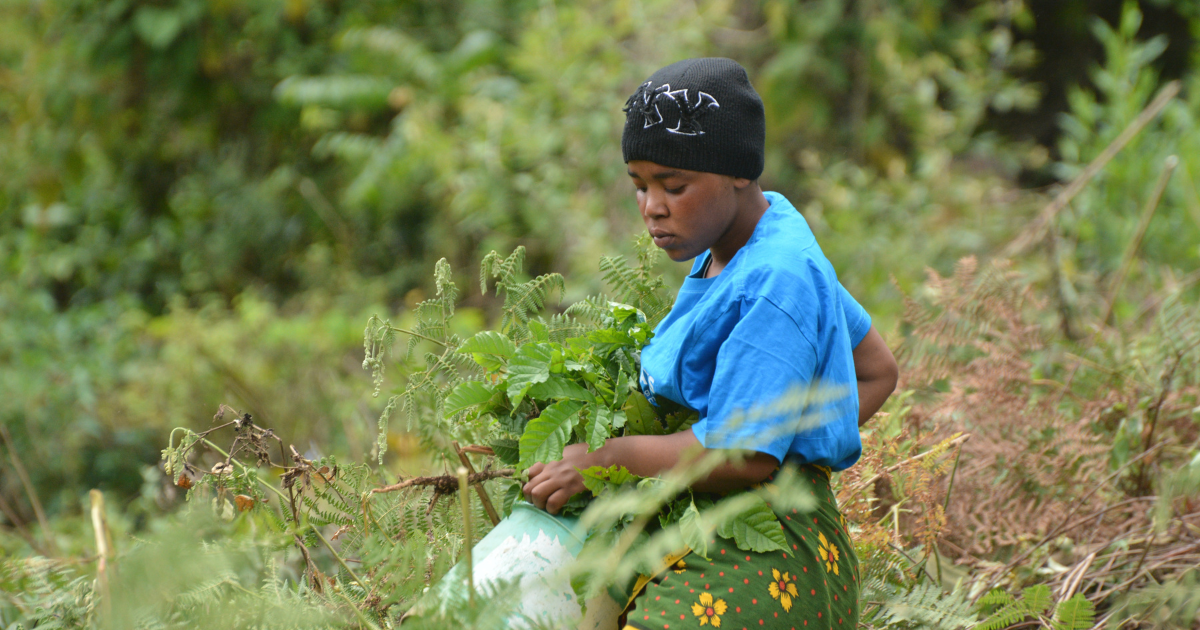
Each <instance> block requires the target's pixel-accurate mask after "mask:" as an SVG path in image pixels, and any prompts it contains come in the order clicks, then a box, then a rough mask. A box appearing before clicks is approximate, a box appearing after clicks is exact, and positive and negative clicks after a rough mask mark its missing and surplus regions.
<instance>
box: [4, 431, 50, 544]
mask: <svg viewBox="0 0 1200 630" xmlns="http://www.w3.org/2000/svg"><path fill="white" fill-rule="evenodd" d="M0 438H4V446H5V447H7V448H8V459H9V461H10V462H12V467H13V469H14V470H16V471H17V477H18V478H20V479H21V485H22V486H24V488H25V494H26V495H28V497H29V503H30V504H31V505H32V506H33V513H34V514H35V515H36V516H37V520H38V526H39V527H41V529H42V538H43V539H44V540H45V542H46V549H48V550H49V551H50V553H51V555H58V545H56V544H54V532H53V531H52V530H51V529H50V521H49V519H47V518H46V511H45V510H43V509H42V502H41V501H40V500H38V495H37V490H35V489H34V487H33V482H32V481H30V480H29V473H27V472H25V465H24V464H22V463H21V458H20V456H18V455H17V448H16V446H15V445H14V444H13V440H12V436H11V435H9V434H8V427H6V426H4V425H0Z"/></svg>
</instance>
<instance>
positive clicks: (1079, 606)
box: [1051, 593, 1096, 630]
mask: <svg viewBox="0 0 1200 630" xmlns="http://www.w3.org/2000/svg"><path fill="white" fill-rule="evenodd" d="M1095 621H1096V605H1095V604H1093V603H1092V602H1091V601H1090V600H1088V598H1086V597H1084V596H1083V594H1082V593H1076V594H1075V595H1074V596H1072V597H1071V599H1068V600H1067V601H1065V602H1062V603H1060V604H1059V605H1058V610H1055V611H1054V619H1053V620H1052V621H1051V625H1053V626H1054V630H1087V629H1088V628H1091V627H1092V624H1093V623H1095Z"/></svg>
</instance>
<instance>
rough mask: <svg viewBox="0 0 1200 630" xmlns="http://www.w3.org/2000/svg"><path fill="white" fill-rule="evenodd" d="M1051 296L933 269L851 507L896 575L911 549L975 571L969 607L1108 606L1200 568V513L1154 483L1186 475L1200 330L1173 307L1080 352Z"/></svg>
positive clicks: (1015, 278) (1003, 267) (913, 305)
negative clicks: (1039, 591)
mask: <svg viewBox="0 0 1200 630" xmlns="http://www.w3.org/2000/svg"><path fill="white" fill-rule="evenodd" d="M1048 301H1049V300H1047V299H1044V298H1042V297H1041V296H1040V295H1038V294H1037V292H1036V289H1035V288H1034V287H1033V286H1032V285H1031V284H1029V283H1027V282H1025V281H1024V279H1023V277H1022V275H1021V274H1019V273H1018V272H1016V271H1015V270H1014V269H1013V266H1012V265H1011V264H1009V263H1008V262H1005V261H997V262H992V263H990V264H986V265H980V264H979V263H978V262H977V261H976V260H975V259H974V258H966V259H963V260H961V261H960V262H959V264H958V265H957V267H956V269H955V272H954V274H953V275H951V276H949V277H942V276H940V275H938V274H937V273H935V272H932V271H930V272H929V278H928V282H927V283H926V285H925V286H924V287H923V288H922V290H921V292H920V293H918V294H917V295H913V296H910V297H909V298H908V299H907V303H906V311H905V317H904V322H903V328H902V333H903V335H904V337H903V341H902V343H901V344H900V345H899V347H898V353H897V354H898V357H899V360H900V362H901V365H902V380H901V383H900V388H899V389H900V391H901V392H902V393H901V394H899V395H898V397H899V400H898V401H897V402H894V403H893V404H892V405H891V407H890V408H891V409H892V414H891V415H885V416H882V417H877V418H876V419H875V420H874V421H873V426H869V427H868V428H869V429H870V430H869V431H868V432H867V433H866V434H865V435H864V458H863V461H862V465H861V466H857V467H855V468H854V469H852V470H851V471H847V473H846V474H844V475H843V489H842V496H841V498H842V500H843V502H844V505H845V508H846V511H847V516H848V517H849V518H851V520H853V521H855V522H856V523H858V524H859V527H860V530H861V532H862V536H861V537H860V539H859V540H860V541H861V542H863V543H864V547H863V548H864V549H866V550H872V549H875V550H879V551H880V552H881V553H880V557H881V558H884V559H885V560H887V559H888V558H889V557H890V558H891V559H890V560H889V562H890V563H891V564H892V565H896V564H898V563H897V561H896V558H897V556H896V555H895V554H897V553H900V554H903V553H904V552H903V551H902V550H903V549H910V550H911V549H914V548H916V549H919V550H920V551H921V553H924V554H925V559H926V560H928V559H929V558H930V557H933V558H934V559H935V560H936V561H937V562H938V563H939V564H938V566H939V570H940V562H942V561H943V557H947V558H952V559H953V560H954V562H955V563H957V564H960V565H967V566H969V567H970V568H971V569H972V580H973V581H974V583H975V587H974V588H973V589H972V591H973V593H974V594H975V595H976V596H978V595H979V594H981V593H983V592H986V591H987V590H988V589H990V588H992V587H995V586H998V585H999V586H1006V587H1010V588H1012V587H1019V586H1021V585H1023V584H1028V583H1031V582H1034V581H1036V582H1041V583H1045V584H1047V585H1048V586H1050V588H1051V589H1052V591H1053V594H1054V596H1055V598H1057V600H1058V601H1065V600H1066V599H1068V598H1070V597H1071V596H1072V595H1075V594H1076V593H1081V594H1083V595H1085V596H1086V597H1087V598H1088V599H1089V600H1091V601H1092V602H1094V603H1096V604H1098V605H1100V606H1101V607H1100V608H1099V609H1098V610H1101V611H1103V610H1105V607H1104V605H1105V604H1108V605H1111V604H1112V601H1113V598H1114V597H1119V596H1121V595H1122V594H1124V593H1125V592H1127V591H1128V590H1129V589H1130V588H1139V587H1142V588H1144V587H1151V588H1159V586H1160V585H1163V584H1164V583H1174V582H1173V581H1175V582H1177V581H1179V580H1181V579H1185V580H1186V579H1187V578H1186V576H1187V574H1189V572H1190V573H1193V574H1194V572H1195V571H1196V569H1197V567H1200V526H1198V525H1200V502H1197V501H1196V500H1195V499H1194V497H1193V496H1190V495H1187V494H1186V493H1187V490H1186V489H1182V488H1183V486H1179V487H1171V485H1170V483H1169V482H1166V481H1160V482H1159V483H1158V484H1157V486H1156V484H1155V483H1153V482H1152V481H1151V480H1153V479H1159V480H1164V479H1170V478H1171V471H1173V470H1177V469H1178V470H1181V471H1186V470H1189V469H1188V468H1187V461H1186V456H1187V453H1188V452H1190V450H1191V449H1194V447H1195V442H1196V432H1197V422H1196V421H1195V419H1194V418H1193V416H1194V415H1195V411H1194V409H1193V408H1194V407H1195V406H1196V404H1197V398H1198V393H1200V387H1198V386H1200V382H1198V381H1197V379H1196V374H1195V369H1194V366H1195V363H1196V356H1195V355H1196V353H1195V352H1194V351H1195V350H1196V348H1197V347H1198V346H1200V324H1198V323H1197V320H1196V317H1195V316H1194V315H1193V314H1191V313H1188V312H1187V311H1186V310H1184V309H1180V308H1175V307H1173V306H1172V304H1171V303H1170V301H1169V300H1168V301H1167V302H1165V305H1164V306H1162V308H1161V310H1160V311H1159V312H1157V313H1156V314H1155V315H1154V317H1152V318H1151V319H1153V321H1152V322H1151V323H1149V324H1145V323H1138V324H1137V326H1138V327H1137V328H1136V329H1132V330H1117V329H1112V328H1107V327H1098V328H1097V332H1096V333H1095V335H1094V336H1093V337H1092V338H1091V339H1087V340H1084V341H1083V342H1082V344H1083V345H1082V346H1081V345H1080V344H1076V343H1074V342H1072V341H1070V340H1069V339H1064V338H1062V336H1061V334H1060V332H1059V327H1058V326H1057V322H1056V321H1055V320H1054V318H1053V317H1051V316H1048V315H1047V313H1048V309H1047V307H1046V304H1047V302H1048ZM1088 357H1093V358H1091V359H1089V358H1088ZM1097 357H1098V358H1097ZM968 437H969V439H966V438H968ZM1179 474H1182V473H1179ZM1177 476H1178V474H1177ZM1181 493H1182V496H1177V495H1179V494H1181ZM916 545H921V547H915V546H916ZM935 552H936V554H935ZM909 553H910V554H911V551H910V552H909ZM909 560H911V561H912V565H911V566H915V567H917V568H918V570H921V571H926V572H930V571H931V567H932V566H933V565H934V563H931V562H919V561H918V560H917V559H916V558H911V557H910V558H909ZM910 571H912V573H913V574H914V575H915V573H916V570H911V569H910ZM930 575H932V573H930ZM1108 610H1110V614H1111V611H1112V610H1114V609H1112V608H1109V609H1108ZM1123 614H1128V611H1126V612H1125V613H1123Z"/></svg>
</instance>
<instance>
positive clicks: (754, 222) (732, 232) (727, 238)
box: [704, 182, 771, 278]
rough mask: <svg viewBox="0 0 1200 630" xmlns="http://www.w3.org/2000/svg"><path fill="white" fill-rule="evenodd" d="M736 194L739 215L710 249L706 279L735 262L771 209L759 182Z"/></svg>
mask: <svg viewBox="0 0 1200 630" xmlns="http://www.w3.org/2000/svg"><path fill="white" fill-rule="evenodd" d="M736 194H737V203H738V211H737V214H736V215H735V216H734V219H733V222H732V223H730V224H729V229H728V230H726V231H725V233H724V234H722V235H721V238H720V239H719V240H718V241H717V242H716V243H714V244H713V246H712V247H711V248H710V249H709V251H710V252H711V253H712V259H711V262H710V263H709V265H708V270H707V271H706V272H705V273H704V277H705V278H713V277H715V276H717V274H719V273H721V270H722V269H724V268H725V265H727V264H729V261H730V260H733V257H734V255H735V254H737V253H738V250H740V249H741V248H742V247H743V246H745V245H746V243H747V242H749V240H750V237H751V236H753V235H754V228H755V227H757V226H758V221H759V219H761V218H762V216H763V215H764V214H766V212H767V208H770V207H771V202H769V201H767V198H766V196H765V195H763V192H762V188H759V186H758V182H753V183H751V184H750V185H749V186H746V187H745V188H742V189H739V190H737V191H736Z"/></svg>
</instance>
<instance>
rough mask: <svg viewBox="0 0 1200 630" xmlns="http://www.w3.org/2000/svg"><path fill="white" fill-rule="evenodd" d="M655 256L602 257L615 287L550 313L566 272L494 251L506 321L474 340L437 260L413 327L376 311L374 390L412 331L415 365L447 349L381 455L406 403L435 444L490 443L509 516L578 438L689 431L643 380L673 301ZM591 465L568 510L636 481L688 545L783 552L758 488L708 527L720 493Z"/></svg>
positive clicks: (412, 384) (618, 521)
mask: <svg viewBox="0 0 1200 630" xmlns="http://www.w3.org/2000/svg"><path fill="white" fill-rule="evenodd" d="M656 255H657V252H656V251H655V250H654V248H653V245H651V244H650V243H648V242H646V241H642V242H641V243H639V255H638V263H637V264H636V265H630V264H629V263H628V262H627V261H625V260H624V259H622V258H605V259H603V260H602V261H601V269H602V270H603V271H604V273H605V280H606V282H607V283H608V284H609V285H610V287H611V288H612V290H613V295H612V296H597V297H591V298H588V299H585V300H583V301H580V302H578V303H575V304H573V305H571V306H570V307H568V308H566V309H564V310H562V311H561V312H557V313H548V312H547V310H548V309H547V308H546V305H547V303H548V301H549V300H550V298H551V296H552V295H553V294H554V293H558V294H560V295H561V293H562V291H563V280H562V278H561V276H558V275H557V274H546V275H541V276H537V277H535V278H532V279H527V280H526V279H523V278H522V277H521V271H522V263H523V256H524V251H523V250H522V249H518V250H517V251H515V252H514V253H513V254H512V255H510V256H508V257H507V258H502V257H500V256H499V255H497V254H496V253H495V252H493V253H491V254H490V255H488V256H487V257H486V258H485V259H484V260H483V263H482V266H481V274H480V276H481V277H480V285H481V288H482V290H483V291H484V292H486V291H487V288H488V285H489V283H490V281H491V280H493V279H494V280H495V287H496V292H497V294H498V295H502V296H503V297H504V305H503V308H502V314H501V317H500V322H499V326H498V327H497V328H496V329H495V330H484V331H481V332H477V333H475V334H473V335H470V336H466V337H465V338H463V337H459V336H457V335H455V334H453V333H452V332H451V331H452V330H453V329H454V325H453V324H452V322H451V318H452V317H453V315H454V302H455V301H456V299H457V296H458V291H457V288H456V287H455V285H454V283H453V282H451V280H450V270H449V267H448V265H446V264H445V262H444V261H442V262H441V263H439V265H438V269H437V272H436V274H435V278H436V280H437V295H436V297H435V298H433V299H431V300H426V301H425V302H422V303H421V304H420V305H419V306H418V307H417V309H416V313H415V314H416V319H417V322H416V325H415V326H413V327H412V328H411V329H402V328H399V327H396V326H393V325H392V324H391V323H390V322H386V321H382V320H379V319H377V318H372V320H371V322H370V324H369V325H368V328H367V331H366V354H367V359H366V361H365V362H364V365H365V366H366V367H369V368H372V369H373V370H374V372H375V378H376V383H377V387H378V385H379V384H381V383H382V381H383V367H384V362H383V358H384V354H385V352H386V349H387V348H388V347H390V346H391V344H392V343H394V342H395V341H396V340H397V337H398V335H407V336H408V338H409V346H408V353H407V355H406V358H407V359H408V360H411V359H412V358H413V353H414V350H415V349H416V348H419V347H421V345H422V343H424V345H425V346H426V347H429V346H430V345H432V346H434V347H436V348H437V349H438V351H435V352H429V353H427V354H426V355H425V357H424V359H425V360H424V363H425V367H424V369H421V370H415V371H412V372H411V373H409V374H408V375H407V378H406V387H404V388H403V389H402V390H401V391H398V392H397V393H396V394H395V395H394V396H392V398H391V400H389V403H388V405H387V408H386V410H385V411H384V413H383V417H382V418H381V421H380V441H379V446H380V450H381V451H382V449H383V448H385V447H386V441H385V436H386V433H387V430H388V428H387V427H388V423H389V421H390V417H391V416H392V414H393V411H394V410H396V409H397V408H400V409H401V410H403V411H404V412H405V414H406V415H407V416H408V419H409V427H410V429H411V430H414V431H416V432H417V433H418V434H420V435H422V437H423V438H425V441H427V442H428V443H430V444H432V445H435V448H436V445H438V444H441V443H444V442H446V441H447V440H446V436H447V435H451V436H454V437H455V438H457V439H459V440H462V441H468V442H472V441H473V442H475V443H481V444H487V445H488V446H490V447H491V449H492V450H493V451H494V453H495V456H496V458H497V459H498V460H499V462H500V463H502V464H503V465H505V466H510V467H512V468H511V469H512V471H513V478H512V479H511V480H506V481H502V482H501V483H506V484H508V488H507V492H505V498H504V501H503V506H504V510H505V511H507V510H509V509H511V505H512V502H513V501H514V500H519V497H520V493H521V483H522V478H523V476H524V473H525V471H527V470H528V469H529V467H530V466H533V465H534V464H536V463H539V462H543V463H546V462H552V461H556V460H559V459H561V458H562V456H563V449H564V448H565V447H566V446H568V445H571V444H577V443H582V444H587V447H588V450H589V451H593V450H595V449H598V448H600V447H602V446H603V445H604V444H605V441H606V440H608V439H609V438H613V437H620V436H625V435H665V434H670V433H675V432H677V431H681V430H683V429H686V428H687V427H689V426H690V425H691V424H692V423H694V422H695V421H696V420H697V414H696V412H694V411H692V410H690V409H686V408H684V407H681V406H678V405H674V404H672V403H671V402H670V401H667V400H665V399H662V398H661V397H660V399H659V400H658V401H657V402H658V405H657V406H655V405H651V404H650V402H649V401H648V400H647V399H646V397H645V396H644V395H643V394H642V393H641V391H640V390H639V388H638V384H637V383H638V374H639V364H640V354H641V350H642V348H643V347H645V345H646V344H647V343H649V342H650V340H651V338H652V337H653V334H654V333H653V330H654V326H655V324H657V322H658V321H659V320H661V319H662V318H663V317H664V316H665V315H666V313H667V312H669V310H670V305H671V298H670V294H669V292H668V291H667V289H666V287H665V285H664V283H663V281H662V280H661V278H660V277H659V276H658V274H657V273H655V271H654V269H653V267H654V262H655V257H656ZM380 456H381V457H382V453H381V455H380ZM580 472H581V473H582V475H583V479H584V484H585V486H586V487H587V489H588V492H584V493H581V494H578V495H576V496H574V497H573V498H572V499H571V500H570V501H569V502H568V503H567V504H566V505H565V506H564V507H563V509H562V512H561V513H562V514H564V515H566V516H575V515H579V514H581V513H582V512H583V511H584V510H585V509H586V508H587V507H588V505H589V504H590V503H591V502H592V500H593V499H594V498H596V497H602V496H606V495H611V496H615V495H617V494H620V493H623V492H629V491H631V490H633V489H634V488H637V489H638V491H641V493H642V494H643V495H646V496H658V497H659V499H657V501H658V507H659V509H658V510H657V519H654V520H657V525H658V526H660V527H662V528H668V527H672V526H677V527H679V530H680V534H681V537H677V540H682V541H683V542H684V543H686V544H688V546H690V547H691V548H692V549H693V550H696V551H698V552H700V553H701V554H703V553H705V550H706V549H707V545H706V544H705V543H706V539H707V538H709V537H710V536H711V534H712V533H713V531H714V530H715V531H716V532H717V533H719V534H721V535H722V536H725V537H729V538H732V539H733V540H734V541H735V542H736V544H737V545H738V546H739V547H740V548H742V549H747V550H754V551H770V550H775V549H783V548H784V540H783V535H782V532H781V531H780V525H779V523H778V521H777V520H776V518H775V516H774V514H773V512H772V511H771V508H770V506H769V505H768V504H767V502H766V500H764V499H763V498H761V497H760V496H754V497H752V500H749V501H747V500H745V499H747V498H749V497H747V498H744V499H743V500H742V501H741V502H740V503H738V505H740V506H742V507H741V508H739V509H738V510H737V512H736V513H729V511H728V510H718V511H715V512H714V514H715V513H722V514H724V516H723V517H722V518H721V521H720V522H719V523H709V524H707V525H705V524H704V521H705V519H703V518H701V516H700V515H701V513H702V512H703V511H704V510H705V509H706V508H710V507H713V506H714V501H715V499H716V497H713V496H712V495H707V494H703V493H698V492H692V491H691V490H690V489H689V488H688V487H687V484H686V483H683V484H680V483H678V480H674V482H673V483H672V482H668V481H667V480H664V479H657V478H641V477H638V476H636V475H634V474H632V473H630V472H629V471H628V470H627V469H625V468H624V467H622V466H613V467H611V468H608V469H604V468H600V467H593V468H589V469H585V470H581V471H580ZM664 484H665V485H664ZM664 487H667V488H670V489H669V490H667V492H668V493H669V494H670V495H671V496H670V497H666V498H664V496H663V488H664ZM638 510H643V511H644V507H639V508H634V509H631V510H629V511H628V512H627V513H625V514H623V515H620V516H617V517H615V518H602V519H599V520H596V519H589V521H594V522H603V523H604V528H606V531H602V532H601V531H593V532H592V534H593V535H604V536H610V535H614V534H619V533H620V530H622V529H623V528H625V527H627V526H629V525H631V524H633V523H635V522H636V523H638V525H637V529H639V530H641V529H642V528H643V527H644V526H646V525H647V523H645V522H644V521H645V519H641V522H639V519H638V518H637V514H636V512H638ZM643 516H644V514H643ZM650 525H653V523H650ZM652 529H655V528H653V527H652Z"/></svg>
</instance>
